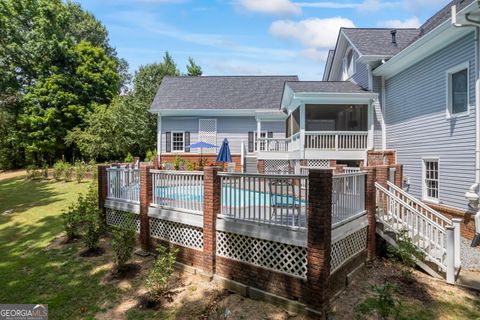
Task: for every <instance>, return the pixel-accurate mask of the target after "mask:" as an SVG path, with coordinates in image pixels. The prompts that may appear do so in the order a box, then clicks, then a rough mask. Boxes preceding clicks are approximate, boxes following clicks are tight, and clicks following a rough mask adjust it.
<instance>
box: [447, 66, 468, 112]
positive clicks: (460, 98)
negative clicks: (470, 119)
mask: <svg viewBox="0 0 480 320" xmlns="http://www.w3.org/2000/svg"><path fill="white" fill-rule="evenodd" d="M447 82H448V83H447V87H448V90H447V91H448V92H447V117H449V118H450V117H452V116H457V115H462V114H468V94H469V92H468V82H469V81H468V62H466V63H463V64H461V65H459V66H456V67H455V68H452V69H450V70H448V71H447Z"/></svg>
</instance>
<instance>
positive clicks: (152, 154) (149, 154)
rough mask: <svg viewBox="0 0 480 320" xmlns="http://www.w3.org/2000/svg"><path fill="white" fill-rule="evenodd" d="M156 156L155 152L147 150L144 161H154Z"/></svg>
mask: <svg viewBox="0 0 480 320" xmlns="http://www.w3.org/2000/svg"><path fill="white" fill-rule="evenodd" d="M156 156H157V154H156V152H155V151H153V150H147V155H146V156H145V161H147V162H151V161H154V160H155V157H156Z"/></svg>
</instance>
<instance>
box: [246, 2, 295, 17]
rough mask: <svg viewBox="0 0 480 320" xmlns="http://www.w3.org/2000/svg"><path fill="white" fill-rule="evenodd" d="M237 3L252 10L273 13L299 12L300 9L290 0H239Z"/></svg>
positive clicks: (287, 13)
mask: <svg viewBox="0 0 480 320" xmlns="http://www.w3.org/2000/svg"><path fill="white" fill-rule="evenodd" d="M238 4H239V5H240V6H241V7H242V8H244V9H246V10H248V11H253V12H261V13H268V14H275V15H289V14H300V13H302V9H301V8H300V7H299V6H298V5H296V4H294V3H293V2H291V1H290V0H239V1H238Z"/></svg>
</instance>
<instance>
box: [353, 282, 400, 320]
mask: <svg viewBox="0 0 480 320" xmlns="http://www.w3.org/2000/svg"><path fill="white" fill-rule="evenodd" d="M371 289H372V291H373V294H374V297H372V298H367V299H366V300H365V301H364V302H362V303H361V304H359V305H358V306H357V308H356V311H357V314H358V315H360V316H361V317H362V316H366V315H370V314H372V313H375V314H376V315H377V316H378V317H380V319H389V318H391V317H393V318H394V319H397V318H398V317H399V315H400V311H401V304H400V302H399V301H398V300H397V299H396V298H395V297H394V295H393V294H394V293H395V291H396V290H397V287H396V285H394V284H392V283H390V282H385V283H384V284H383V285H373V286H372V287H371Z"/></svg>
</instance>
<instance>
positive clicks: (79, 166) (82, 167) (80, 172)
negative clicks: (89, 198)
mask: <svg viewBox="0 0 480 320" xmlns="http://www.w3.org/2000/svg"><path fill="white" fill-rule="evenodd" d="M86 174H87V166H86V164H85V163H83V162H82V161H77V162H75V177H76V178H77V182H78V183H80V182H82V180H83V179H84V178H85V175H86Z"/></svg>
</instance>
